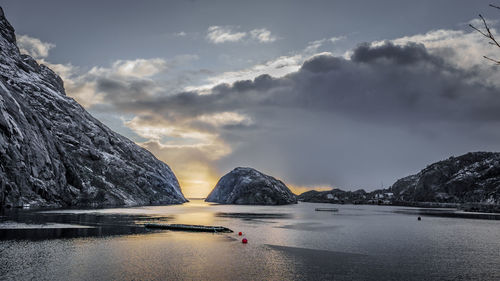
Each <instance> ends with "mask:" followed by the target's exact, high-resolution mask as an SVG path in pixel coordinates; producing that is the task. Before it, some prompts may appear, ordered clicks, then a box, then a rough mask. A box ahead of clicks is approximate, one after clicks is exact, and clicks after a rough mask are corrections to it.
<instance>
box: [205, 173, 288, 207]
mask: <svg viewBox="0 0 500 281" xmlns="http://www.w3.org/2000/svg"><path fill="white" fill-rule="evenodd" d="M205 201H207V202H216V203H221V204H240V205H284V204H293V203H297V197H296V196H295V194H293V193H292V192H291V191H290V189H288V187H287V186H286V185H285V184H284V183H283V182H282V181H280V180H277V179H275V178H273V177H271V176H268V175H265V174H263V173H261V172H259V171H257V170H255V169H252V168H241V167H239V168H236V169H234V170H232V171H231V172H229V173H227V174H226V175H224V176H223V177H222V178H221V179H220V180H219V182H217V185H216V186H215V187H214V189H213V190H212V192H211V193H210V194H209V195H208V197H207V199H206V200H205Z"/></svg>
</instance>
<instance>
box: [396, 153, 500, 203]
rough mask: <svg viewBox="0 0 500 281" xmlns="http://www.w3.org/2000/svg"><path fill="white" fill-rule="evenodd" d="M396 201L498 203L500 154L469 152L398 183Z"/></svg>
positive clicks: (431, 166) (499, 194)
mask: <svg viewBox="0 0 500 281" xmlns="http://www.w3.org/2000/svg"><path fill="white" fill-rule="evenodd" d="M390 190H391V191H392V192H393V193H394V197H395V199H396V200H400V201H406V202H450V203H486V204H500V153H493V152H471V153H467V154H465V155H462V156H459V157H450V158H449V159H447V160H444V161H440V162H437V163H434V164H432V165H429V166H428V167H427V168H425V169H423V170H422V171H420V172H419V173H418V174H416V175H411V176H408V177H405V178H402V179H400V180H398V181H397V182H396V183H394V184H393V185H392V188H391V189H390Z"/></svg>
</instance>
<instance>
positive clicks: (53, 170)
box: [0, 9, 186, 207]
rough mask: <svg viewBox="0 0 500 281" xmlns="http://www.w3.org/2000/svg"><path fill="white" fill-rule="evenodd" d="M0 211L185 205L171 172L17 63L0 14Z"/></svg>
mask: <svg viewBox="0 0 500 281" xmlns="http://www.w3.org/2000/svg"><path fill="white" fill-rule="evenodd" d="M0 48H1V49H0V156H1V158H0V203H1V204H0V206H4V207H5V206H23V205H25V204H30V205H31V206H51V207H58V206H111V205H145V204H174V203H183V202H186V199H185V198H184V196H183V195H182V192H181V190H180V187H179V183H178V182H177V179H176V177H175V175H174V174H173V172H172V171H171V170H170V168H169V167H168V166H167V165H166V164H165V163H163V162H161V161H159V160H157V159H156V158H155V157H154V156H153V155H152V154H151V153H150V152H148V151H147V150H145V149H143V148H141V147H139V146H137V145H136V144H134V143H133V142H132V141H130V140H128V139H127V138H125V137H123V136H121V135H119V134H117V133H115V132H113V131H111V130H110V129H109V128H107V127H106V126H105V125H103V124H102V123H101V122H99V121H98V120H96V119H95V118H93V117H92V116H91V115H90V114H89V113H88V112H87V111H85V109H83V108H82V107H81V106H80V105H79V104H78V103H77V102H75V101H74V100H73V99H72V98H70V97H67V96H66V95H65V92H64V87H63V81H62V80H61V78H60V77H59V76H58V75H56V74H55V73H54V72H53V71H52V70H50V69H49V68H47V67H46V66H44V65H39V64H38V63H37V62H36V61H35V60H34V59H33V58H31V57H30V56H27V55H21V54H20V53H19V49H18V48H17V46H16V37H15V34H14V29H13V28H12V26H11V25H10V24H9V22H8V21H7V20H6V19H5V17H4V14H3V11H2V10H1V9H0Z"/></svg>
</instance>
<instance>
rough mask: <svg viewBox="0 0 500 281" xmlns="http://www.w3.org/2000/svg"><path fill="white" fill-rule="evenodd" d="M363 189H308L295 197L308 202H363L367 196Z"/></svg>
mask: <svg viewBox="0 0 500 281" xmlns="http://www.w3.org/2000/svg"><path fill="white" fill-rule="evenodd" d="M367 196H368V193H366V191H364V190H363V189H359V190H356V191H344V190H341V189H337V188H335V189H332V190H327V191H316V190H310V191H306V192H304V193H302V194H300V195H299V196H298V197H297V199H298V200H299V201H302V202H310V203H340V204H343V203H363V202H364V201H365V200H366V199H367V198H368V197H367Z"/></svg>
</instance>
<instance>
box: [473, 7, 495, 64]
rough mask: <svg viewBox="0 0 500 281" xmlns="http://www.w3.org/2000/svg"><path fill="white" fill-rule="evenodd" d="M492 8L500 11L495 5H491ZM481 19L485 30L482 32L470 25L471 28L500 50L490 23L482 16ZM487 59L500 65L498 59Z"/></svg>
mask: <svg viewBox="0 0 500 281" xmlns="http://www.w3.org/2000/svg"><path fill="white" fill-rule="evenodd" d="M490 7H493V8H495V9H499V10H500V6H496V5H493V4H490ZM479 18H480V19H481V20H482V21H483V27H484V30H485V31H483V30H481V29H479V28H477V27H475V26H474V25H472V24H469V26H470V27H471V28H472V29H474V30H475V31H477V32H479V33H480V34H481V35H483V36H484V37H486V38H488V39H489V40H490V42H488V43H490V44H491V45H495V46H497V47H498V48H500V43H498V41H497V39H496V38H495V36H494V35H493V33H492V32H491V29H490V27H489V26H488V23H487V22H486V20H485V19H484V17H483V16H482V15H481V14H480V15H479ZM483 57H484V58H485V59H487V60H490V61H492V62H494V63H496V64H500V60H496V59H492V58H489V57H487V56H483Z"/></svg>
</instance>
